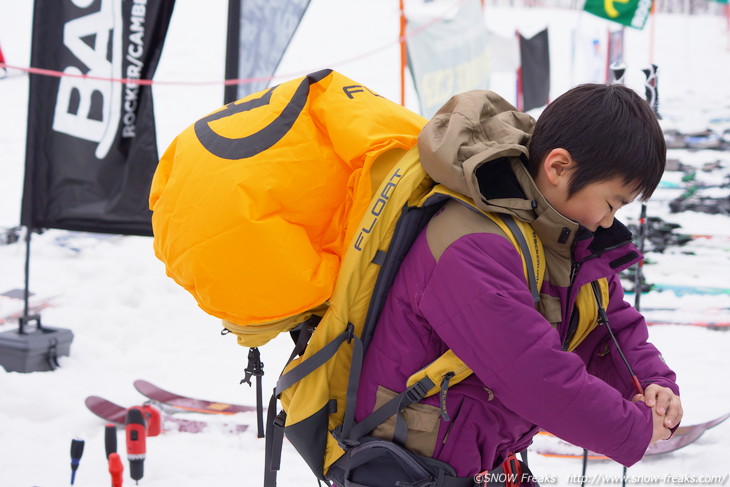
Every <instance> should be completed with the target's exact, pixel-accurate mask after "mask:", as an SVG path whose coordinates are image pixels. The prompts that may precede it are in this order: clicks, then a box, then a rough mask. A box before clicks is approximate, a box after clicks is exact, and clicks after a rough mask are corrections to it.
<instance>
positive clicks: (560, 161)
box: [535, 149, 637, 232]
mask: <svg viewBox="0 0 730 487" xmlns="http://www.w3.org/2000/svg"><path fill="white" fill-rule="evenodd" d="M575 167H576V163H575V161H574V160H573V159H572V157H570V153H568V152H567V151H566V150H564V149H554V150H553V151H551V152H550V154H548V156H547V157H546V158H545V161H544V162H543V164H542V167H541V168H540V170H539V172H538V174H537V177H536V178H535V183H536V185H537V187H538V189H539V190H540V192H541V193H542V194H543V196H545V198H546V199H547V200H548V202H549V203H550V204H551V205H552V207H553V208H555V209H556V210H557V211H558V212H559V213H560V214H561V215H563V216H565V217H567V218H570V219H571V220H574V221H577V222H578V223H580V224H581V225H583V226H584V227H586V228H587V229H588V230H590V231H591V232H595V231H596V230H598V227H603V228H608V227H610V226H611V225H613V218H614V216H615V215H616V211H617V210H618V209H619V208H621V207H622V206H624V205H626V204H628V203H629V202H631V201H633V200H634V198H636V196H637V191H636V190H634V189H633V188H632V187H630V186H627V185H626V183H625V182H624V180H623V178H622V177H615V178H612V179H607V180H603V181H598V182H593V183H590V184H587V185H585V186H584V187H583V188H581V189H580V190H579V191H577V192H576V193H574V194H573V195H572V196H570V197H568V195H569V188H570V181H571V178H572V176H573V169H575Z"/></svg>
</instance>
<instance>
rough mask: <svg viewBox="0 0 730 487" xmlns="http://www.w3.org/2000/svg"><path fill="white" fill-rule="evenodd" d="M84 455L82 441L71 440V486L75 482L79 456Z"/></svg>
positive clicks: (77, 439) (78, 439)
mask: <svg viewBox="0 0 730 487" xmlns="http://www.w3.org/2000/svg"><path fill="white" fill-rule="evenodd" d="M83 454H84V440H82V439H80V438H74V439H73V440H71V485H73V484H74V482H75V481H76V470H77V469H78V468H79V463H80V462H81V455H83Z"/></svg>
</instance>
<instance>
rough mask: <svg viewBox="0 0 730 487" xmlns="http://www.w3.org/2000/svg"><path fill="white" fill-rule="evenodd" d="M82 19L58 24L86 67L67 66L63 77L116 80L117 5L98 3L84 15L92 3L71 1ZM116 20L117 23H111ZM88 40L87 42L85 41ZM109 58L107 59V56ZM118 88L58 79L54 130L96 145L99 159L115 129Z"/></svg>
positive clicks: (119, 37) (119, 34)
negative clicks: (84, 75) (96, 77)
mask: <svg viewBox="0 0 730 487" xmlns="http://www.w3.org/2000/svg"><path fill="white" fill-rule="evenodd" d="M71 3H73V4H74V5H75V6H76V7H79V8H80V9H83V12H82V15H81V16H79V17H76V18H74V19H70V20H67V21H66V23H65V24H64V26H63V44H64V46H65V48H67V49H68V50H69V51H70V52H71V53H72V54H73V56H75V57H76V58H77V59H78V61H79V62H80V64H81V67H83V68H85V69H88V71H86V73H83V72H82V71H81V69H79V67H78V66H66V67H65V68H64V70H63V72H64V73H66V74H71V75H81V74H86V75H88V76H99V77H105V78H121V74H122V24H121V18H122V1H121V0H101V2H100V6H99V9H98V10H94V11H89V7H90V6H91V5H92V4H93V3H94V0H71ZM115 20H116V24H115ZM89 39H92V40H93V41H92V43H91V44H89V43H87V42H86V41H87V40H89ZM109 55H111V60H109V59H108V56H109ZM121 97H122V85H120V84H119V83H113V82H109V81H101V80H94V79H89V78H72V77H62V78H60V82H59V85H58V94H57V96H56V107H55V110H54V114H53V130H55V131H56V132H62V133H65V134H68V135H70V136H72V137H77V138H79V139H84V140H89V141H91V142H96V143H97V144H98V145H97V146H96V151H95V155H96V157H97V158H98V159H103V158H104V157H105V156H106V155H107V154H108V153H109V149H110V148H111V145H112V143H113V142H114V138H115V135H116V132H117V128H118V126H119V119H120V114H121V103H120V101H121Z"/></svg>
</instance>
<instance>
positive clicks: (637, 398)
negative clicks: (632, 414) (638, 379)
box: [631, 394, 644, 402]
mask: <svg viewBox="0 0 730 487" xmlns="http://www.w3.org/2000/svg"><path fill="white" fill-rule="evenodd" d="M643 400H644V395H643V394H637V395H635V396H634V397H632V398H631V401H632V402H642V401H643Z"/></svg>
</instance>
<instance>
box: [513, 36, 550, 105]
mask: <svg viewBox="0 0 730 487" xmlns="http://www.w3.org/2000/svg"><path fill="white" fill-rule="evenodd" d="M519 39H520V58H521V60H522V61H521V64H522V68H521V69H522V83H521V84H522V97H523V99H522V106H521V107H519V108H520V109H521V110H523V111H525V112H526V111H528V110H531V109H533V108H538V107H542V106H545V105H547V104H548V102H549V101H550V44H549V42H548V30H547V28H545V29H544V30H542V31H540V32H538V33H537V34H535V35H534V36H533V37H531V38H529V39H526V38H525V37H523V36H522V34H519Z"/></svg>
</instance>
